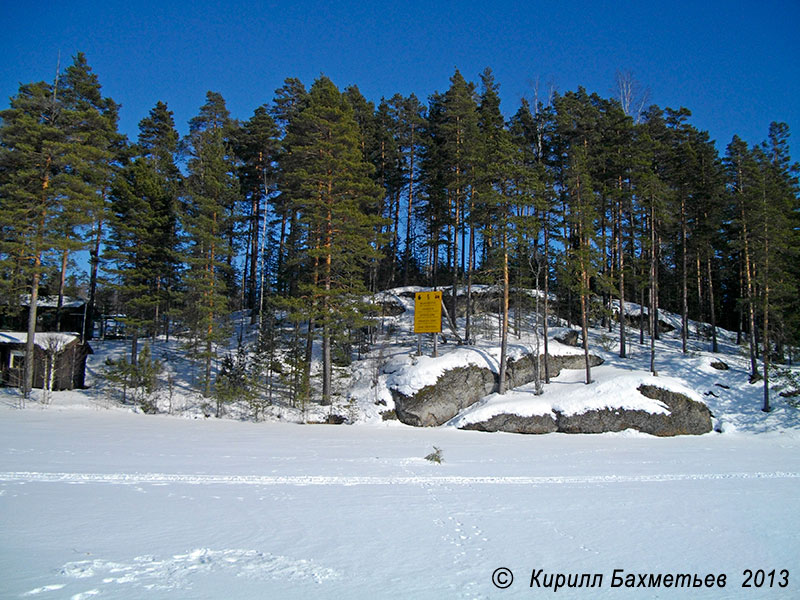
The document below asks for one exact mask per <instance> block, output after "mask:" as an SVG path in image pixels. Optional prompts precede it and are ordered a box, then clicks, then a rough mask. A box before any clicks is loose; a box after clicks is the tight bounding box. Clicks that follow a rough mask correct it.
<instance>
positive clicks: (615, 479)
mask: <svg viewBox="0 0 800 600" xmlns="http://www.w3.org/2000/svg"><path fill="white" fill-rule="evenodd" d="M798 478H800V473H794V472H784V471H770V472H755V473H674V474H659V475H565V476H541V477H513V476H508V477H486V476H474V477H473V476H464V475H443V476H436V475H419V476H413V475H412V476H398V477H395V476H374V477H360V476H326V475H187V474H178V473H46V472H38V471H6V472H0V482H12V483H13V482H17V483H69V484H80V483H106V484H115V485H134V484H136V485H138V484H156V485H159V484H160V485H165V484H171V483H175V484H185V485H256V486H276V485H286V486H356V485H368V486H377V485H431V486H439V485H533V486H536V485H586V484H612V483H661V482H670V481H724V480H742V479H798Z"/></svg>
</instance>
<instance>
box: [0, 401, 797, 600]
mask: <svg viewBox="0 0 800 600" xmlns="http://www.w3.org/2000/svg"><path fill="white" fill-rule="evenodd" d="M0 440H2V442H0V532H2V539H3V543H2V544H0V572H1V573H3V577H2V578H0V597H3V598H24V597H36V598H89V597H92V596H97V597H111V598H141V597H147V598H155V599H159V598H175V597H180V598H209V599H211V598H221V597H224V598H232V599H238V598H254V597H263V598H267V597H268V598H309V597H314V598H396V597H405V598H422V599H426V598H494V597H498V596H499V595H500V594H501V593H503V592H501V591H499V590H496V589H495V588H494V586H493V585H492V583H491V575H492V573H493V572H494V570H495V569H497V568H499V567H506V568H509V569H511V570H512V571H513V573H514V574H515V583H514V585H513V586H512V588H511V589H510V590H507V591H506V592H504V593H506V594H511V596H510V597H518V596H524V595H525V594H531V593H536V591H535V590H531V589H530V588H528V582H529V580H530V577H531V571H532V569H545V571H546V572H549V573H552V572H564V573H602V574H604V583H603V586H602V587H601V588H597V589H562V590H559V592H560V593H559V596H563V597H566V598H617V597H620V595H621V594H624V595H625V596H626V597H633V598H649V597H653V596H654V595H655V594H654V593H653V590H647V591H643V590H638V591H637V590H627V589H625V590H624V591H621V590H620V589H612V588H610V583H611V575H612V572H613V570H614V569H618V568H624V569H626V572H636V573H645V572H656V573H657V572H665V573H666V572H681V573H682V572H692V573H700V574H701V575H705V574H706V573H726V574H727V576H728V579H729V584H728V588H727V589H726V591H725V594H726V597H731V598H738V597H741V598H781V597H790V596H791V595H793V594H790V593H787V592H796V591H797V583H796V582H795V581H794V579H793V578H792V579H790V584H791V587H790V588H789V590H781V589H777V588H774V589H772V590H743V589H741V588H740V584H741V581H742V572H743V570H744V569H748V568H750V569H757V568H766V569H772V568H777V569H784V568H785V569H788V570H789V571H790V573H791V574H792V575H794V573H795V572H797V570H798V568H800V564H798V558H797V557H798V556H800V541H799V540H800V525H798V522H797V519H796V518H795V512H796V500H797V497H798V494H800V452H799V450H800V439H798V438H797V437H796V436H792V435H785V434H783V433H773V434H763V435H751V434H729V435H719V434H710V435H706V436H699V437H683V438H670V439H661V438H654V437H651V436H645V435H634V436H631V435H630V434H624V433H623V434H613V435H611V434H605V435H594V436H575V435H572V436H569V435H563V434H552V435H546V436H519V435H512V434H485V433H480V432H468V431H459V430H455V429H453V428H451V427H443V428H434V429H414V428H408V427H373V426H355V427H341V426H340V427H336V426H324V425H316V426H313V425H295V424H286V423H284V424H281V423H242V422H236V421H231V420H217V419H207V420H206V419H201V420H189V419H182V418H179V417H172V416H160V415H159V416H146V415H140V414H134V413H131V412H129V411H123V410H119V409H116V408H110V409H104V408H100V407H97V406H95V407H90V406H86V407H84V408H83V409H77V408H73V409H71V410H62V409H60V408H59V407H58V406H57V405H56V406H52V407H50V408H48V409H47V410H41V409H27V410H11V409H9V408H3V409H2V412H0ZM433 446H437V447H439V448H441V449H442V455H443V462H442V464H440V465H437V464H433V463H430V462H428V461H426V460H424V459H423V457H424V456H425V455H426V454H428V453H429V452H430V451H431V449H432V448H433ZM656 548H657V550H656ZM542 591H543V590H538V592H539V593H541V592H542ZM515 592H516V593H515ZM669 594H672V595H675V594H677V595H676V596H675V597H678V596H679V595H680V592H678V591H675V592H671V591H670V592H669ZM691 595H692V597H693V598H716V597H719V596H720V595H721V594H720V590H718V589H706V588H701V589H692V592H691Z"/></svg>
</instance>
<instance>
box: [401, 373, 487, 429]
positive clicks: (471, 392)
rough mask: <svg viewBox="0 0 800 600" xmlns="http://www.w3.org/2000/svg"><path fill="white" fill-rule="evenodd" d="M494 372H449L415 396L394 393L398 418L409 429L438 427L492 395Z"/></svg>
mask: <svg viewBox="0 0 800 600" xmlns="http://www.w3.org/2000/svg"><path fill="white" fill-rule="evenodd" d="M495 385H496V383H495V374H494V373H492V371H491V370H489V369H486V368H482V367H478V366H475V365H469V366H464V367H456V368H455V369H450V370H448V371H445V372H444V373H443V374H442V375H441V376H440V377H439V378H438V379H437V380H436V383H434V384H433V385H428V386H425V387H424V388H422V389H421V390H419V391H418V392H416V393H415V394H413V395H411V396H406V395H405V394H403V393H402V392H400V391H399V390H397V389H392V396H393V397H394V404H395V412H396V413H397V418H398V419H399V420H400V421H401V422H403V423H405V424H406V425H414V426H416V427H435V426H437V425H442V424H443V423H446V422H447V421H449V420H450V419H452V418H453V417H454V416H456V415H457V414H458V413H459V412H461V411H462V410H464V409H465V408H467V407H469V406H471V405H473V404H474V403H475V402H477V401H478V400H480V399H481V398H483V397H484V396H486V395H487V394H491V393H492V391H493V390H494V388H495Z"/></svg>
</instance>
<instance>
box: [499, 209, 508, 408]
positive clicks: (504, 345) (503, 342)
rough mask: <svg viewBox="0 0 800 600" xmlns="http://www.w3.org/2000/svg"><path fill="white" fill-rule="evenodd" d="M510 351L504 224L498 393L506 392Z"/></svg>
mask: <svg viewBox="0 0 800 600" xmlns="http://www.w3.org/2000/svg"><path fill="white" fill-rule="evenodd" d="M507 352H508V231H507V225H506V224H504V225H503V321H502V325H501V327H500V384H499V388H498V393H500V394H505V393H506V354H507Z"/></svg>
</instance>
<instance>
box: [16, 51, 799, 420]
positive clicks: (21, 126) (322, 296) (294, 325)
mask: <svg viewBox="0 0 800 600" xmlns="http://www.w3.org/2000/svg"><path fill="white" fill-rule="evenodd" d="M307 83H310V85H308V86H307V85H306V84H307ZM615 87H616V89H617V90H618V93H617V94H615V95H613V96H612V97H603V96H601V95H598V94H596V93H592V92H590V91H588V90H585V89H583V88H578V89H577V90H574V91H566V92H563V93H561V92H556V91H553V90H547V91H546V92H545V93H542V91H541V90H540V93H538V94H537V96H536V97H535V98H533V99H530V100H524V99H523V100H522V101H521V103H520V104H519V106H514V107H511V108H509V107H505V106H504V107H503V110H502V111H501V106H500V95H499V86H498V84H497V83H496V81H495V79H494V77H493V74H492V72H491V70H490V69H486V70H485V71H484V72H482V73H481V74H480V75H479V76H478V78H477V80H476V81H470V80H469V79H468V78H465V76H464V75H462V73H460V72H459V71H458V70H456V71H455V72H454V73H453V75H452V77H451V78H450V81H449V85H448V87H447V89H446V90H444V91H441V92H440V91H434V92H432V93H431V94H430V96H429V97H428V98H427V99H420V98H417V97H416V96H415V95H413V94H412V95H410V96H408V97H404V96H402V95H400V94H395V95H393V96H391V97H386V98H382V99H381V100H380V101H379V102H378V103H377V104H376V103H374V102H372V101H370V100H367V99H366V98H365V97H364V96H363V95H362V94H361V92H360V91H359V89H358V87H357V86H356V85H350V86H349V87H345V88H344V89H343V90H340V89H339V88H338V87H337V86H336V84H334V82H332V81H331V80H329V79H328V78H326V77H324V76H321V77H320V78H318V79H317V80H316V81H313V82H302V81H300V80H298V79H295V78H287V79H285V81H284V84H283V86H282V87H280V88H279V89H277V90H275V92H274V96H273V97H272V99H269V98H265V103H264V104H263V105H262V106H258V107H255V110H254V111H253V113H252V116H250V117H249V118H248V119H246V120H238V119H235V118H233V117H232V116H231V114H230V113H229V111H228V109H227V108H226V104H225V99H224V98H223V97H222V95H220V94H219V93H216V92H211V91H210V92H208V93H207V95H206V97H205V101H204V103H202V105H201V106H199V108H198V111H197V114H196V116H194V117H193V118H192V119H191V121H190V122H189V123H188V134H187V135H186V136H184V137H181V136H180V135H179V134H178V132H177V129H176V123H175V122H174V119H173V114H172V112H171V111H170V108H169V106H168V105H167V104H165V103H163V102H158V103H157V104H156V105H155V106H153V107H152V109H151V110H150V111H149V113H148V114H147V115H144V116H143V118H142V119H141V121H140V123H139V134H138V138H137V139H135V140H129V139H127V138H126V136H124V135H122V134H121V133H120V132H119V130H118V116H119V106H118V104H117V103H115V102H114V100H113V99H112V98H109V97H106V96H105V95H104V93H103V90H102V87H101V82H100V80H99V78H98V76H97V75H96V74H95V73H94V72H93V71H92V69H91V67H90V65H89V64H88V62H87V59H86V57H85V56H84V55H83V54H78V55H76V56H75V57H74V58H73V59H72V62H71V64H69V66H67V67H66V68H65V69H63V70H62V71H61V72H60V73H59V74H58V76H57V77H56V78H55V80H54V81H53V82H50V83H48V82H31V83H25V84H22V85H20V87H19V90H18V93H17V94H16V95H15V96H13V97H12V98H11V99H10V101H9V104H8V106H7V108H4V109H3V110H2V111H0V230H1V231H2V235H1V236H0V311H2V312H3V313H4V315H5V316H4V317H3V318H7V319H8V318H12V317H15V316H16V315H17V314H18V313H19V311H20V306H21V305H24V306H25V315H24V316H25V323H26V325H27V328H28V331H29V342H28V343H29V344H30V348H31V350H30V351H32V337H33V336H32V333H33V332H34V331H35V330H36V326H37V325H36V324H37V315H36V312H37V304H38V302H39V299H41V298H44V297H57V298H58V299H59V300H58V307H59V308H60V307H61V306H62V303H63V302H64V298H75V297H77V298H82V299H84V300H85V301H86V318H85V320H84V322H85V325H84V328H85V330H84V331H83V332H82V333H83V336H84V337H85V338H86V339H91V338H92V336H93V335H98V331H97V329H96V327H95V324H96V323H97V322H98V321H99V320H100V319H101V316H103V315H117V316H118V318H119V320H121V321H122V322H124V326H125V331H126V336H127V337H128V339H129V340H130V345H129V349H130V354H129V361H130V363H131V364H138V363H140V356H139V355H140V354H141V353H142V350H143V347H145V346H144V345H145V343H146V342H147V340H148V339H155V338H157V337H162V336H164V337H166V338H167V339H169V338H170V337H171V338H174V339H178V338H180V339H181V340H182V342H183V348H184V349H185V353H186V356H187V357H189V358H191V360H192V361H194V362H195V364H196V365H197V370H198V373H199V374H200V376H199V378H198V391H199V392H201V393H203V394H204V395H205V396H209V397H212V396H213V397H216V398H217V399H218V401H220V402H222V401H224V399H225V397H226V395H235V394H240V393H242V391H241V390H239V389H237V385H239V378H237V376H236V371H237V369H240V368H245V366H246V368H247V369H250V368H252V365H253V364H255V365H256V366H257V367H258V368H259V369H261V372H262V373H263V372H266V371H269V370H273V369H275V370H280V369H281V368H283V369H284V374H285V365H284V366H281V365H275V360H274V357H275V355H276V352H279V351H280V352H281V356H283V357H287V360H288V361H289V362H291V367H292V371H291V373H292V374H293V375H292V377H291V380H290V381H288V383H287V385H288V388H287V389H288V390H289V391H288V392H287V393H289V394H290V395H291V396H292V398H293V399H296V398H302V397H305V398H308V399H309V400H311V401H314V402H320V403H322V404H326V403H329V402H330V396H331V372H332V369H333V368H334V367H335V366H336V365H340V364H343V363H345V364H346V363H347V362H348V361H349V360H352V359H353V358H354V357H355V356H356V355H357V354H358V352H359V349H360V348H361V347H362V346H363V345H364V344H367V343H369V338H370V336H371V335H374V332H373V329H374V328H373V326H372V323H373V321H374V318H375V317H376V315H379V314H380V311H381V308H380V306H379V305H378V304H376V303H374V302H372V301H371V300H370V298H371V295H372V294H374V293H375V292H377V291H380V290H382V289H387V288H396V287H401V286H424V287H426V288H428V289H436V290H442V291H443V293H444V305H445V308H446V309H447V312H448V313H449V314H450V315H455V316H461V317H465V320H464V321H462V323H463V325H459V326H457V327H456V329H457V330H456V331H454V332H453V335H454V336H455V337H457V338H458V339H459V340H460V341H463V342H465V343H469V341H470V340H472V339H473V338H474V336H475V332H474V331H473V330H474V328H475V323H474V322H472V321H471V320H470V317H471V315H472V314H473V309H472V307H471V305H470V304H471V302H472V295H471V294H470V289H471V287H472V286H478V285H489V286H496V289H497V290H499V292H498V294H497V297H498V298H499V299H500V305H499V310H498V311H497V312H498V313H499V314H500V315H501V316H502V321H501V329H502V333H503V339H505V336H506V335H507V334H508V331H509V329H511V330H513V329H514V328H515V327H519V326H520V324H519V323H515V322H514V320H515V315H514V308H513V307H514V306H518V305H519V304H520V303H521V302H522V300H519V299H517V300H515V299H514V298H515V295H517V294H519V293H520V290H524V289H537V290H542V291H543V292H544V296H543V297H544V298H545V302H544V306H543V307H542V308H541V309H540V310H544V311H545V320H544V323H545V324H546V323H547V311H553V312H554V313H555V312H558V313H559V314H560V315H562V316H563V317H565V318H566V319H568V321H569V322H570V324H572V325H576V326H578V327H579V328H582V329H583V331H584V336H583V337H584V339H585V337H586V335H585V332H586V328H587V327H589V326H590V325H591V326H594V327H612V326H613V327H617V328H618V329H619V335H620V344H619V348H618V352H619V353H620V355H621V356H624V353H625V349H626V343H625V340H626V337H627V338H641V339H642V340H646V339H647V338H648V336H650V332H651V331H654V330H656V329H657V326H656V321H655V317H654V315H657V311H658V310H659V309H663V310H667V311H671V312H673V313H675V314H677V315H680V317H681V319H682V321H683V323H684V327H683V328H682V330H683V332H684V333H683V340H682V341H683V349H684V352H685V351H686V342H687V333H686V332H687V331H688V329H689V328H688V326H686V324H687V323H688V322H689V320H690V319H691V320H695V321H699V322H705V323H708V324H710V325H711V328H710V334H711V336H712V337H713V336H715V335H716V328H717V327H722V328H725V329H727V330H730V331H733V332H736V333H737V335H738V336H739V341H740V343H741V344H742V347H746V348H747V351H748V352H749V357H750V365H751V377H752V378H753V379H758V378H759V377H764V376H765V375H766V376H767V378H768V369H769V365H770V363H775V364H777V363H788V362H791V360H792V350H791V349H792V348H793V347H796V346H797V345H798V344H800V290H799V289H798V283H800V257H799V256H798V250H800V197H799V194H798V193H799V192H800V187H798V172H799V171H798V165H797V163H795V162H793V160H792V157H791V156H790V150H789V135H790V132H789V130H788V127H787V126H786V125H785V124H783V123H779V122H775V123H772V124H771V125H770V127H769V130H768V131H765V132H764V141H763V142H762V143H759V144H756V145H751V144H748V143H746V142H745V141H743V140H742V139H740V138H739V137H734V138H733V139H732V140H729V141H728V140H724V141H720V140H716V141H715V140H712V139H710V138H709V135H708V133H707V132H705V131H702V130H699V129H697V128H696V127H695V126H694V125H692V115H691V111H690V108H691V107H689V108H684V107H678V108H668V107H659V106H656V105H649V103H648V102H647V97H646V95H644V94H642V93H640V92H639V91H638V86H637V85H636V82H635V80H634V79H633V78H632V76H630V75H627V74H620V75H619V76H618V81H617V82H616V84H615ZM198 104H199V102H198ZM508 115H511V116H510V118H509V117H508ZM721 148H724V150H721ZM26 298H27V299H28V300H23V299H26ZM548 301H549V302H548ZM626 302H629V303H636V304H638V305H640V306H643V307H648V314H649V315H650V317H649V321H648V320H647V319H644V318H639V319H634V320H627V319H625V318H622V317H621V316H620V315H621V314H623V313H624V311H620V310H619V309H618V307H619V306H625V303H626ZM615 307H617V308H616V310H615ZM233 314H244V315H247V318H248V320H249V324H250V325H252V326H253V327H257V328H258V331H259V332H260V333H259V335H258V341H257V343H256V346H255V347H252V348H247V349H246V356H245V351H244V350H242V349H240V350H242V351H241V352H239V353H238V354H237V353H236V352H234V353H226V350H225V349H224V347H227V346H226V345H227V344H228V340H230V339H231V337H232V336H235V334H236V332H235V330H234V329H235V328H233V327H232V325H231V322H232V321H231V316H232V315H233ZM642 314H644V312H642ZM57 322H58V321H57ZM448 335H449V334H448ZM712 342H713V343H714V344H716V339H715V338H714V339H713V340H712ZM314 344H317V345H318V347H319V348H321V357H322V358H321V360H322V373H321V378H320V385H319V386H311V385H310V384H309V369H310V363H311V352H312V347H313V345H314ZM242 363H247V364H246V365H243V364H242ZM251 363H252V364H251ZM30 377H32V375H30V374H28V379H27V387H28V389H29V388H30V382H31V379H30ZM501 381H502V377H501ZM764 389H765V399H764V401H765V404H764V410H769V397H768V388H767V386H766V385H765V388H764Z"/></svg>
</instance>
